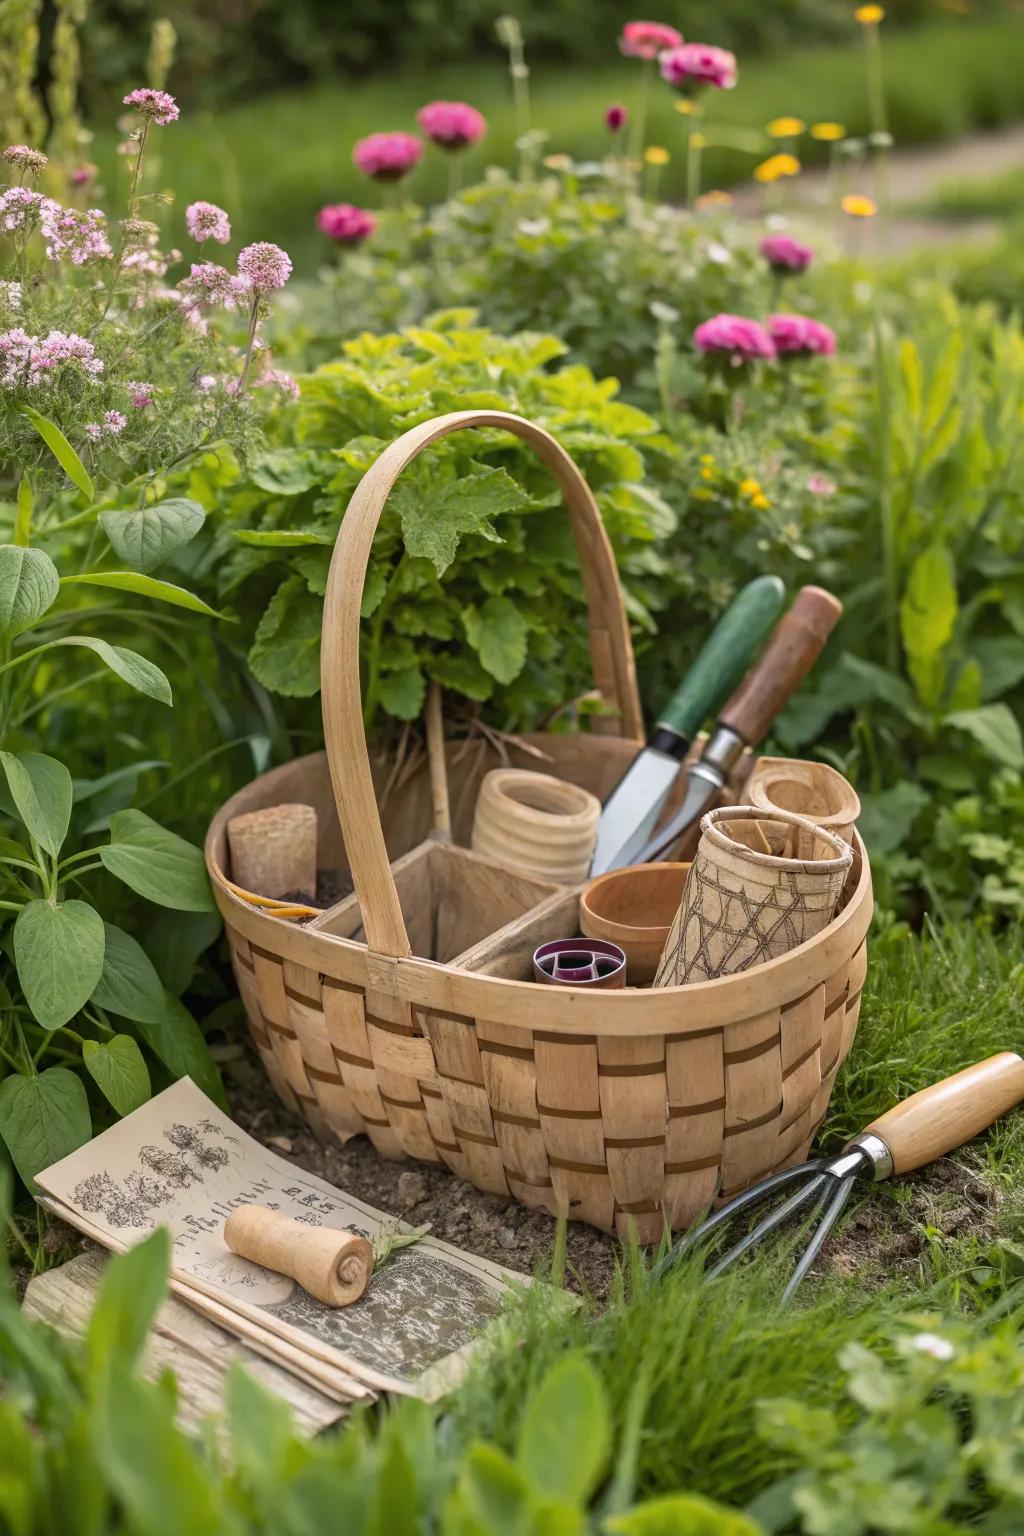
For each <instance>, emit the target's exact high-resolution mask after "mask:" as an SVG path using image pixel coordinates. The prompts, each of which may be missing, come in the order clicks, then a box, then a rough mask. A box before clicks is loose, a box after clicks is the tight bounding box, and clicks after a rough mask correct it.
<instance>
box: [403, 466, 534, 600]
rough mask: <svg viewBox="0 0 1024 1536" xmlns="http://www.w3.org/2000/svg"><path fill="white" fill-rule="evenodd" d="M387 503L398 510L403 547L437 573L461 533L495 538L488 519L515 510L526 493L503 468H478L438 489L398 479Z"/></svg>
mask: <svg viewBox="0 0 1024 1536" xmlns="http://www.w3.org/2000/svg"><path fill="white" fill-rule="evenodd" d="M397 490H398V494H397V495H393V496H392V498H391V499H392V503H393V504H395V505H396V506H397V508H398V510H399V513H400V516H401V520H402V533H403V534H404V536H405V547H406V550H407V552H408V553H409V554H410V555H419V556H421V557H422V558H423V559H425V560H430V561H431V562H432V563H433V566H434V569H435V570H436V571H437V574H438V575H439V576H443V575H444V573H445V571H446V570H447V569H448V567H449V566H450V565H451V563H452V561H453V560H454V559H455V551H456V550H457V549H458V547H459V540H460V539H461V538H462V536H463V534H466V533H476V534H480V535H481V536H482V537H483V538H486V539H490V540H492V541H494V542H495V543H500V542H501V539H500V537H499V535H498V534H497V533H496V532H495V530H494V527H493V519H494V518H496V517H500V516H501V515H502V514H503V513H505V512H515V511H518V509H519V508H520V507H522V506H524V505H525V504H526V503H527V502H528V501H529V497H528V496H527V494H526V492H525V491H524V490H523V488H522V486H520V485H518V484H517V483H516V481H515V480H513V479H512V476H511V475H510V474H508V472H507V471H506V470H504V469H483V470H481V471H480V472H479V474H475V475H464V476H463V477H462V478H461V479H458V480H455V481H453V482H452V483H451V484H450V485H447V486H445V487H444V488H443V489H442V490H440V491H438V492H435V493H433V494H430V495H426V496H425V495H424V494H423V491H422V488H421V487H417V486H412V485H410V486H409V487H407V488H406V487H404V486H402V485H401V484H400V485H399V487H398V488H397Z"/></svg>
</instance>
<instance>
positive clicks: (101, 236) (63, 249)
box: [39, 203, 114, 267]
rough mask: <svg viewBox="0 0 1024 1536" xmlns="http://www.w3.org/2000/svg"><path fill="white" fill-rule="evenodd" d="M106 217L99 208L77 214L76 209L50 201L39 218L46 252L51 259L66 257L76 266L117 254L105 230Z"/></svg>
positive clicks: (56, 259)
mask: <svg viewBox="0 0 1024 1536" xmlns="http://www.w3.org/2000/svg"><path fill="white" fill-rule="evenodd" d="M106 222H107V221H106V217H105V215H104V214H102V213H101V212H100V210H99V209H98V208H90V209H89V210H88V211H87V212H86V213H77V212H76V211H75V210H74V209H73V208H61V207H60V206H59V204H57V203H50V204H49V206H48V207H46V208H44V209H43V212H42V216H41V218H40V220H39V232H40V234H41V235H42V237H43V239H44V240H45V241H46V254H47V256H48V257H49V258H50V260H51V261H58V260H59V259H60V257H61V256H67V257H68V258H69V259H70V260H71V262H72V264H73V265H74V266H76V267H83V266H85V264H86V262H88V261H103V260H105V259H106V257H108V256H112V255H113V254H114V253H113V251H112V250H111V248H110V241H109V240H108V239H107V233H106Z"/></svg>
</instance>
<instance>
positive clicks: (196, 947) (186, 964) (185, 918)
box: [146, 910, 222, 997]
mask: <svg viewBox="0 0 1024 1536" xmlns="http://www.w3.org/2000/svg"><path fill="white" fill-rule="evenodd" d="M221 926H222V924H221V916H220V913H219V912H168V911H166V910H164V911H162V912H160V913H158V915H157V917H156V919H155V921H154V922H153V924H152V927H151V928H150V929H149V931H148V932H147V934H146V953H147V954H148V955H149V956H150V957H151V958H152V961H153V964H154V966H155V967H156V970H157V974H158V975H159V977H160V980H161V981H162V983H163V985H164V986H165V987H166V988H167V990H168V991H169V992H173V993H174V996H175V997H180V996H181V994H182V993H183V992H184V990H185V988H186V987H187V986H188V984H189V982H190V981H191V980H192V977H193V976H194V975H195V973H196V967H197V965H198V964H199V957H200V956H201V955H202V954H204V953H205V952H206V950H208V949H209V947H210V945H211V944H213V943H214V942H215V941H216V940H217V938H218V937H219V935H220V931H221Z"/></svg>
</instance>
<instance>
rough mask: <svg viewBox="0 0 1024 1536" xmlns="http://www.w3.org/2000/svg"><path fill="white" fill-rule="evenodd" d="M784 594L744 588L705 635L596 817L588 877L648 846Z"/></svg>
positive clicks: (761, 585) (768, 582) (774, 584)
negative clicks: (679, 777)
mask: <svg viewBox="0 0 1024 1536" xmlns="http://www.w3.org/2000/svg"><path fill="white" fill-rule="evenodd" d="M785 595H786V589H785V587H784V586H783V585H782V582H781V581H780V580H779V578H778V577H777V576H759V577H758V578H757V579H756V580H755V581H751V582H748V584H747V585H746V586H745V587H744V588H743V590H742V592H740V593H739V595H738V596H737V597H736V598H735V600H734V601H733V602H732V603H731V605H730V606H729V607H728V608H727V609H726V611H725V613H724V614H723V615H722V617H721V618H720V619H719V621H718V623H717V624H716V625H715V627H714V629H713V630H712V631H711V634H710V636H709V637H708V639H707V641H706V643H705V645H704V646H703V648H702V650H701V651H700V654H699V655H698V657H697V659H696V661H695V662H694V664H693V666H692V667H691V668H690V670H689V672H688V673H687V674H686V677H685V678H684V680H683V681H682V683H680V685H679V687H678V688H677V689H676V691H675V693H674V694H673V695H672V697H671V699H670V700H669V702H668V705H667V707H666V708H665V711H664V713H663V714H662V716H661V719H660V720H659V721H658V724H657V725H656V727H655V730H654V735H653V737H652V738H651V740H650V742H649V743H648V744H647V746H646V747H645V748H644V749H643V751H642V752H641V753H640V754H639V756H638V757H637V758H636V759H635V761H634V762H633V763H631V764H630V767H629V770H628V772H627V773H626V775H625V776H624V778H622V779H621V780H620V782H619V783H618V785H617V786H616V788H615V789H614V790H613V791H612V793H611V795H610V797H609V799H608V800H607V801H606V802H605V807H604V810H603V811H602V812H601V821H600V823H599V825H598V829H597V847H596V849H595V852H594V862H593V864H592V865H591V867H590V873H591V874H592V875H602V874H604V872H605V870H608V869H621V868H622V867H623V865H625V864H631V863H633V855H634V853H635V852H637V851H638V850H639V849H641V848H642V847H643V846H644V844H645V843H646V842H647V841H648V839H649V838H650V836H651V833H652V832H653V831H654V828H655V827H656V826H657V823H658V817H659V816H660V815H661V810H662V807H663V805H664V804H665V798H666V796H667V795H668V792H669V790H670V789H671V788H672V785H673V783H674V782H675V777H676V774H677V773H678V772H679V765H680V763H681V762H682V760H683V758H684V757H685V756H686V754H687V752H688V750H689V747H690V743H691V742H692V740H693V738H694V736H695V735H696V734H697V732H698V730H699V729H700V727H701V725H702V724H703V723H704V721H705V720H706V719H707V718H708V716H709V715H711V714H713V713H714V711H715V709H716V708H717V707H718V705H719V704H720V703H721V702H722V700H723V699H724V698H726V697H727V696H728V694H729V693H730V691H731V690H732V689H733V688H734V687H735V686H736V684H737V683H738V682H739V680H740V678H741V677H742V676H743V675H744V673H745V672H746V670H747V668H748V666H749V665H750V662H751V660H752V658H753V657H754V656H755V655H756V653H757V652H758V651H759V650H760V648H761V642H762V641H763V640H764V638H765V636H766V635H767V633H768V631H769V630H770V629H771V628H772V626H773V624H774V623H775V621H776V619H777V618H778V616H779V614H780V613H781V612H782V604H783V600H784V598H785Z"/></svg>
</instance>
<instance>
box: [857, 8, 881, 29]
mask: <svg viewBox="0 0 1024 1536" xmlns="http://www.w3.org/2000/svg"><path fill="white" fill-rule="evenodd" d="M853 14H854V18H855V20H857V21H859V22H860V24H861V26H862V27H877V26H878V23H879V22H880V21H881V20H882V18H883V17H884V15H885V8H884V7H883V6H881V5H858V7H857V9H856V10H855V11H854V13H853Z"/></svg>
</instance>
